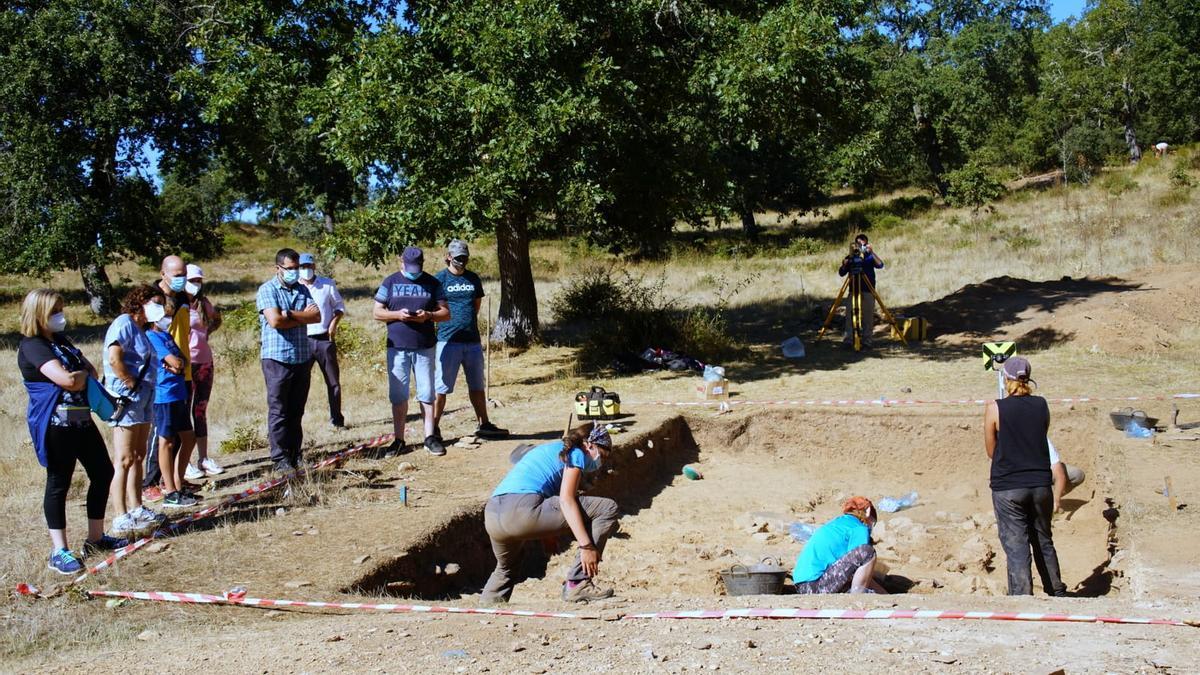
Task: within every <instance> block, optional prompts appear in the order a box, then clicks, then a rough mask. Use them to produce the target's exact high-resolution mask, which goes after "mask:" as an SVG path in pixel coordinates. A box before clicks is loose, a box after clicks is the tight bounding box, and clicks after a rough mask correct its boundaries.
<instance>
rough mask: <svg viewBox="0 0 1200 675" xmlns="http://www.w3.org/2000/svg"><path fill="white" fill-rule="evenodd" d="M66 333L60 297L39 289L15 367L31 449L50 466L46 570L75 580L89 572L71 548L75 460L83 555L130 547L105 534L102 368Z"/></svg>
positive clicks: (27, 313) (29, 298) (27, 306)
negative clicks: (91, 398) (94, 399)
mask: <svg viewBox="0 0 1200 675" xmlns="http://www.w3.org/2000/svg"><path fill="white" fill-rule="evenodd" d="M66 328H67V318H66V316H65V315H64V314H63V299H62V296H60V295H59V294H58V293H55V292H54V291H52V290H50V289H48V288H37V289H34V290H32V291H30V292H29V294H28V295H26V296H25V301H24V302H23V303H21V335H22V337H21V342H20V344H19V345H18V347H17V368H19V369H20V371H21V377H22V378H23V379H24V381H25V389H26V391H27V392H28V393H29V408H28V411H27V415H26V419H27V421H28V423H29V435H30V437H31V439H32V440H33V449H34V452H35V453H36V454H37V458H38V462H39V463H40V464H41V465H42V466H44V467H45V468H46V491H45V494H44V495H43V498H42V510H43V511H44V512H45V515H46V526H47V527H48V528H49V530H50V541H51V543H52V544H53V546H54V548H53V551H52V552H51V553H50V561H49V563H48V564H47V567H49V568H50V569H52V570H54V571H55V572H58V573H59V574H75V573H77V572H79V571H80V570H82V569H83V563H82V562H80V560H79V558H78V557H76V555H75V554H74V553H73V552H72V551H71V548H70V546H69V544H68V542H67V508H66V507H67V491H68V490H69V489H70V488H71V475H72V474H74V473H75V463H76V462H79V463H80V464H82V465H83V469H84V471H86V472H87V476H88V490H87V517H88V536H87V540H86V541H85V542H84V545H83V552H84V554H87V553H89V552H91V551H98V550H112V549H114V548H120V547H122V546H125V544H126V542H125V540H123V539H117V538H115V537H110V536H108V535H106V534H104V505H105V502H107V501H108V485H109V481H111V480H112V476H113V465H112V461H111V460H109V458H108V448H106V447H105V445H104V438H103V437H101V436H100V431H99V430H98V429H97V428H96V424H95V423H94V422H93V421H92V410H91V407H90V406H89V405H88V394H87V384H88V377H89V376H90V377H95V376H96V369H95V368H94V367H92V364H91V363H89V362H88V360H87V359H86V358H84V356H83V352H81V351H79V349H77V348H76V347H75V345H74V344H72V343H71V341H70V340H69V339H67V337H66V335H63V331H65V330H66Z"/></svg>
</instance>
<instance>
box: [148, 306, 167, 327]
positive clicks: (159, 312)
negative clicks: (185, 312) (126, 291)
mask: <svg viewBox="0 0 1200 675" xmlns="http://www.w3.org/2000/svg"><path fill="white" fill-rule="evenodd" d="M142 311H144V312H145V313H146V321H147V322H148V323H158V320H159V319H161V318H163V317H164V316H166V315H167V311H166V310H165V309H163V306H162V305H160V304H158V303H157V302H147V303H146V304H144V305H142Z"/></svg>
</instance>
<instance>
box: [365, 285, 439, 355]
mask: <svg viewBox="0 0 1200 675" xmlns="http://www.w3.org/2000/svg"><path fill="white" fill-rule="evenodd" d="M445 299H446V296H445V294H444V293H442V284H441V283H439V282H438V280H437V279H435V278H433V276H432V275H429V274H426V273H424V272H421V276H419V277H417V280H416V281H413V280H411V279H409V278H408V277H406V276H404V273H403V272H396V273H395V274H392V275H390V276H388V278H386V279H384V280H383V283H382V284H380V285H379V290H377V291H375V302H378V303H380V304H382V305H383V306H384V308H385V309H387V310H388V311H392V312H398V311H400V310H402V309H407V310H408V311H410V312H415V311H417V310H418V309H423V310H425V311H426V312H435V311H437V308H438V301H440V300H445ZM387 334H388V337H387V346H388V347H391V348H392V349H428V348H429V347H433V346H435V345H436V344H437V336H436V335H435V334H434V330H433V322H432V321H422V322H420V323H417V322H413V321H389V322H387Z"/></svg>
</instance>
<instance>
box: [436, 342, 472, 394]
mask: <svg viewBox="0 0 1200 675" xmlns="http://www.w3.org/2000/svg"><path fill="white" fill-rule="evenodd" d="M460 365H461V366H462V369H463V373H464V374H465V375H466V376H467V391H483V384H484V383H483V345H481V344H479V343H478V342H439V343H437V393H439V394H449V393H451V392H453V391H454V381H455V380H457V379H458V367H459V366H460Z"/></svg>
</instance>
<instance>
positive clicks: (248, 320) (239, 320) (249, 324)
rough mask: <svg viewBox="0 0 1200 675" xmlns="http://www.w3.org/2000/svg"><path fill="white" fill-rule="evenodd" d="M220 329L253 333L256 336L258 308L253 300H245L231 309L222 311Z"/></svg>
mask: <svg viewBox="0 0 1200 675" xmlns="http://www.w3.org/2000/svg"><path fill="white" fill-rule="evenodd" d="M221 318H222V319H223V321H222V323H221V328H222V329H224V330H235V331H253V332H254V334H255V335H258V331H259V325H258V306H257V305H256V304H255V301H254V300H246V301H245V302H243V303H241V304H240V305H238V306H237V307H234V308H233V309H227V310H222V313H221Z"/></svg>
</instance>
